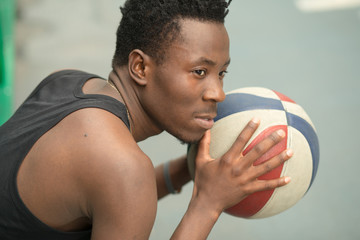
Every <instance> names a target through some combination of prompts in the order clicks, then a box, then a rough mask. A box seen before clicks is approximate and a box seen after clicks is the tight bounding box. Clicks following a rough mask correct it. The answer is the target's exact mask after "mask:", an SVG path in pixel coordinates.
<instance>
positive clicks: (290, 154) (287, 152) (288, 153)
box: [286, 149, 294, 157]
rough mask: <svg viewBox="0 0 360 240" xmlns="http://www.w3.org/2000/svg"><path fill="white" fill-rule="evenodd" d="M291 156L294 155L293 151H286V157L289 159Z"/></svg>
mask: <svg viewBox="0 0 360 240" xmlns="http://www.w3.org/2000/svg"><path fill="white" fill-rule="evenodd" d="M293 154H294V152H293V150H291V149H288V150H286V155H287V156H288V157H291V156H292V155H293Z"/></svg>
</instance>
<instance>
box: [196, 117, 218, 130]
mask: <svg viewBox="0 0 360 240" xmlns="http://www.w3.org/2000/svg"><path fill="white" fill-rule="evenodd" d="M195 121H196V123H197V124H198V125H199V126H200V127H201V128H204V129H210V128H212V127H213V126H214V119H213V118H212V117H210V116H204V117H202V116H199V117H195Z"/></svg>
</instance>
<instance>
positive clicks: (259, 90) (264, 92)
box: [226, 87, 279, 100]
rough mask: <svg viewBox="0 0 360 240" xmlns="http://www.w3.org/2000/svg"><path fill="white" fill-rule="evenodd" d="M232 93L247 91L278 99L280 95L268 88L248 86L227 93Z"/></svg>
mask: <svg viewBox="0 0 360 240" xmlns="http://www.w3.org/2000/svg"><path fill="white" fill-rule="evenodd" d="M232 93H247V94H251V95H255V96H259V97H263V98H272V99H278V100H279V97H278V95H276V93H274V92H273V91H272V90H270V89H267V88H261V87H247V88H239V89H235V90H233V91H230V92H228V93H227V94H226V95H229V94H232Z"/></svg>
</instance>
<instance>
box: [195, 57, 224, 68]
mask: <svg viewBox="0 0 360 240" xmlns="http://www.w3.org/2000/svg"><path fill="white" fill-rule="evenodd" d="M194 63H195V64H201V63H205V64H207V65H211V66H215V65H216V62H214V61H213V60H210V59H207V58H205V57H201V58H200V59H198V60H197V61H195V62H194ZM229 64H230V58H229V60H227V61H226V63H225V64H224V66H228V65H229Z"/></svg>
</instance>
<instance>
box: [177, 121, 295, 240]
mask: <svg viewBox="0 0 360 240" xmlns="http://www.w3.org/2000/svg"><path fill="white" fill-rule="evenodd" d="M257 127H258V122H257V121H255V122H250V123H249V124H248V125H247V127H246V128H245V129H244V130H243V131H242V133H241V134H240V135H239V137H238V139H237V140H236V141H235V143H234V144H233V146H232V147H231V149H230V150H229V151H228V152H227V153H225V155H224V156H222V157H221V158H219V159H211V157H210V155H209V146H210V132H209V131H208V132H206V133H205V135H204V137H203V139H202V140H201V142H200V144H199V149H198V155H197V159H196V173H195V181H194V190H193V195H192V198H191V201H190V203H189V207H188V210H187V212H186V213H185V215H184V217H183V219H182V221H181V222H180V224H179V226H178V228H177V229H176V231H175V232H174V234H173V236H172V239H206V238H207V236H208V235H209V233H210V231H211V229H212V228H213V226H214V224H215V223H216V221H217V219H218V217H219V216H220V214H221V213H222V211H223V210H224V209H226V208H229V207H231V206H233V205H234V204H236V203H238V202H239V201H241V200H242V199H244V198H245V197H246V196H248V195H249V194H251V193H254V192H256V191H262V190H267V189H273V188H276V187H281V186H283V185H285V184H286V183H288V182H289V180H290V179H289V178H280V179H274V180H267V181H261V180H257V177H259V176H261V175H263V174H264V173H266V172H268V171H271V170H272V169H274V168H276V167H277V166H279V165H280V164H282V163H283V162H284V161H286V160H288V159H289V158H290V157H291V152H287V151H284V152H282V153H280V154H279V155H278V156H275V157H274V158H272V159H270V160H269V161H267V162H266V163H263V164H260V165H258V166H253V164H252V163H253V162H254V161H255V160H256V159H258V158H259V157H260V156H262V155H263V154H264V153H266V152H267V151H268V150H269V149H270V148H271V147H272V146H274V145H275V144H277V143H278V142H279V141H281V139H282V138H283V137H284V134H283V133H282V132H275V133H273V134H272V135H271V136H269V137H268V138H266V139H264V140H263V141H262V142H261V143H259V144H258V145H257V146H256V147H254V148H253V150H251V151H250V152H249V153H248V154H247V155H246V156H243V155H242V151H243V149H244V147H245V145H246V143H247V142H248V141H249V139H250V137H251V136H252V134H253V133H254V132H255V130H256V128H257Z"/></svg>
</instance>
